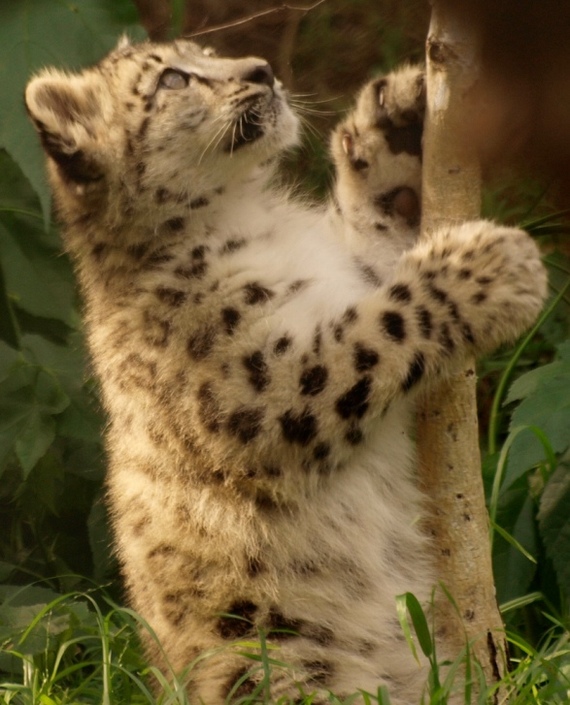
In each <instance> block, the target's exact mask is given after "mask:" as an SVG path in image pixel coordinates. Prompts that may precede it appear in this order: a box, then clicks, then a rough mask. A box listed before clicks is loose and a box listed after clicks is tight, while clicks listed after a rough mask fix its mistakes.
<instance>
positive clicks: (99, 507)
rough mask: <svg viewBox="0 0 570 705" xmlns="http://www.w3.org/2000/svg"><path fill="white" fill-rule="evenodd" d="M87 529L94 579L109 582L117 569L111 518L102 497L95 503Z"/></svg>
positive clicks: (99, 581)
mask: <svg viewBox="0 0 570 705" xmlns="http://www.w3.org/2000/svg"><path fill="white" fill-rule="evenodd" d="M87 527H88V529H89V545H90V547H91V554H92V556H93V577H94V579H95V581H96V582H98V583H102V582H103V581H105V580H108V579H109V576H110V575H111V574H112V573H113V572H114V570H115V569H116V561H115V559H114V557H113V552H112V550H111V545H112V537H111V531H110V529H109V517H108V514H107V510H106V508H105V504H104V502H103V497H102V496H100V497H98V498H97V499H96V500H95V501H94V502H93V506H92V508H91V512H90V513H89V519H88V521H87Z"/></svg>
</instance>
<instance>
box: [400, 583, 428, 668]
mask: <svg viewBox="0 0 570 705" xmlns="http://www.w3.org/2000/svg"><path fill="white" fill-rule="evenodd" d="M396 610H397V613H398V619H399V621H400V625H401V626H402V630H403V632H404V636H405V637H406V641H407V642H408V645H409V647H410V649H411V651H412V654H413V656H414V658H415V659H416V661H418V662H419V659H418V655H417V652H416V647H415V644H414V641H413V637H412V633H411V630H410V624H409V621H408V615H409V616H410V618H411V620H412V625H413V627H414V632H415V634H416V636H417V639H418V642H419V644H420V648H421V650H422V652H423V654H424V656H427V657H428V658H429V657H430V656H431V655H432V654H433V642H432V639H431V634H430V631H429V626H428V623H427V620H426V617H425V614H424V611H423V609H422V606H421V605H420V603H419V601H418V599H417V597H416V596H415V595H413V594H412V593H411V592H406V593H404V594H403V595H398V596H397V597H396Z"/></svg>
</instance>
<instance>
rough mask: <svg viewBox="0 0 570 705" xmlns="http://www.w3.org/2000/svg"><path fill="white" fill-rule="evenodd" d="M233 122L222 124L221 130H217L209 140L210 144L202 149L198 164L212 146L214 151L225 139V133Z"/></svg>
mask: <svg viewBox="0 0 570 705" xmlns="http://www.w3.org/2000/svg"><path fill="white" fill-rule="evenodd" d="M230 125H231V122H226V124H225V125H222V126H221V127H220V129H219V130H217V131H216V132H215V134H214V136H213V137H212V139H211V140H210V141H209V142H208V144H207V145H206V146H205V147H204V149H203V150H202V154H201V155H200V157H199V159H198V166H199V165H200V164H201V163H202V159H203V158H204V157H205V155H206V152H207V151H208V149H209V148H210V147H212V151H213V150H214V149H215V148H216V147H217V146H218V145H219V144H220V142H221V141H222V140H223V138H224V135H225V133H226V132H227V130H228V128H229V127H230Z"/></svg>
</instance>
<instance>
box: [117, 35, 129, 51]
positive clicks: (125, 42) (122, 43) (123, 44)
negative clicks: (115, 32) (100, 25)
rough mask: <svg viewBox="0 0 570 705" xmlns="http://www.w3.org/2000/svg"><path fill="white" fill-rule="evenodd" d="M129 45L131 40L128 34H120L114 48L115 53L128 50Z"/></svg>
mask: <svg viewBox="0 0 570 705" xmlns="http://www.w3.org/2000/svg"><path fill="white" fill-rule="evenodd" d="M130 46H132V45H131V38H130V37H129V35H128V34H121V36H120V37H119V41H118V42H117V46H116V47H115V51H124V50H125V49H128V48H129V47H130Z"/></svg>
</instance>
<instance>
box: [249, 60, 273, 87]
mask: <svg viewBox="0 0 570 705" xmlns="http://www.w3.org/2000/svg"><path fill="white" fill-rule="evenodd" d="M242 81H249V83H264V84H265V85H266V86H269V87H270V88H272V87H273V84H274V83H275V76H274V75H273V69H272V68H271V66H270V65H269V64H259V65H258V66H254V67H253V68H251V69H248V70H247V71H246V72H245V73H244V74H243V76H242Z"/></svg>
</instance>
